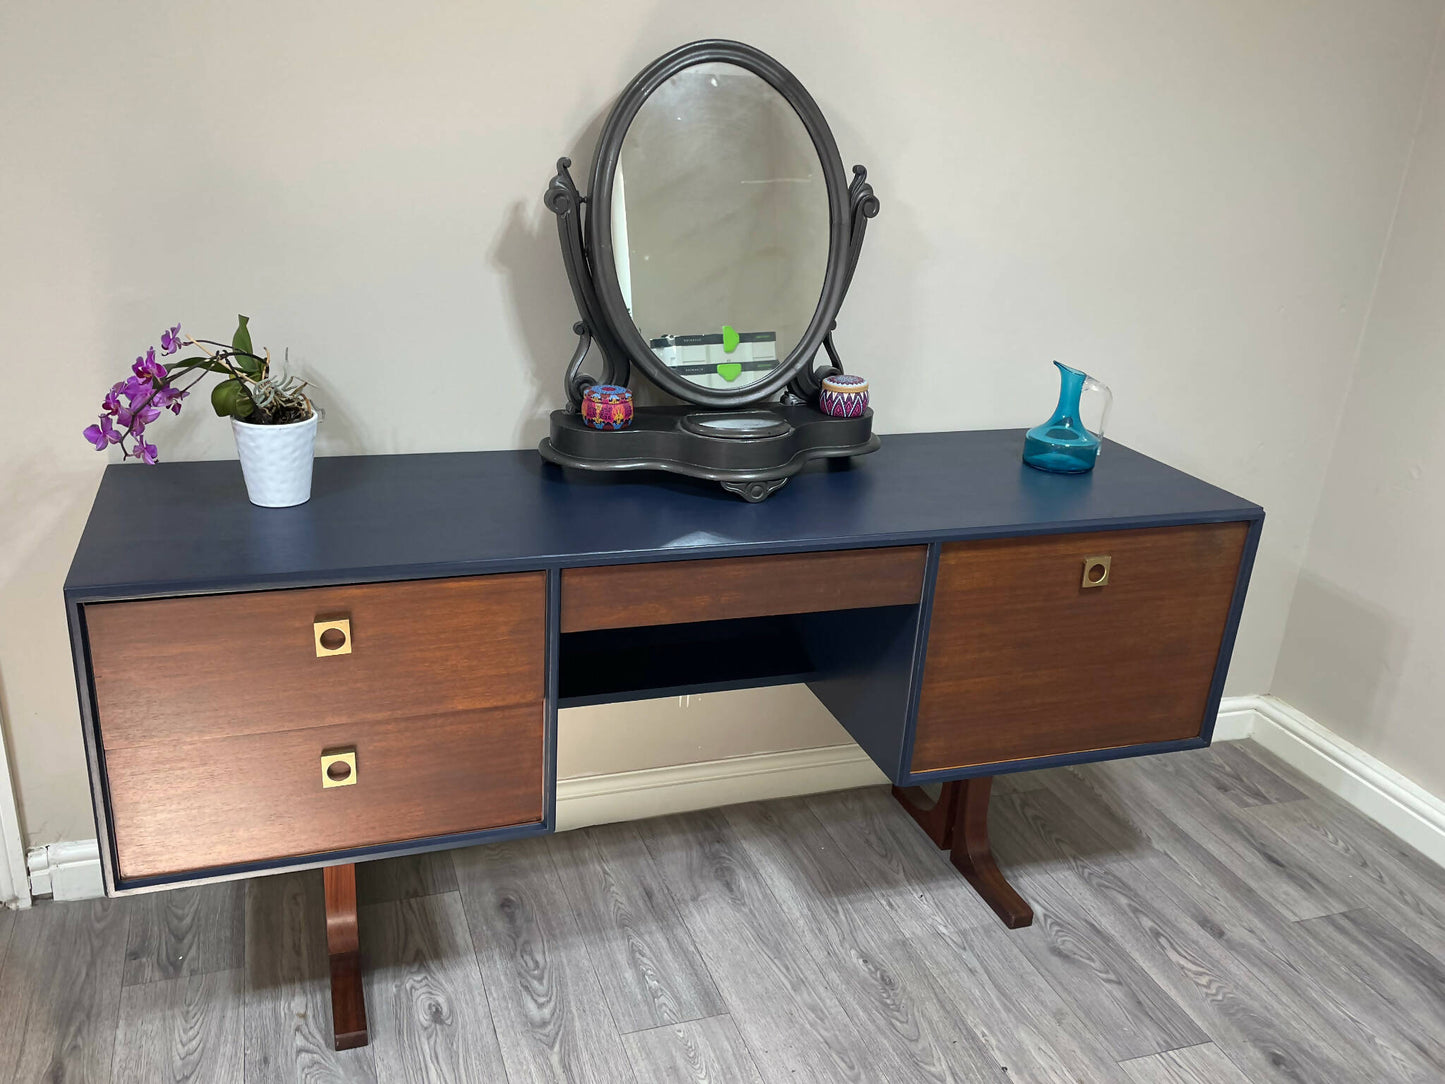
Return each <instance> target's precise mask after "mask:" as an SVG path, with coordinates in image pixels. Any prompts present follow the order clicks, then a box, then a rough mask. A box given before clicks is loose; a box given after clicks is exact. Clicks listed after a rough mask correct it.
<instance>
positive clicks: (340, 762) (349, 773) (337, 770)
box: [321, 749, 356, 790]
mask: <svg viewBox="0 0 1445 1084" xmlns="http://www.w3.org/2000/svg"><path fill="white" fill-rule="evenodd" d="M355 782H356V750H355V749H334V750H332V751H331V752H329V753H322V754H321V786H322V788H323V789H326V790H329V789H330V788H331V787H349V786H352V785H353V784H354V783H355Z"/></svg>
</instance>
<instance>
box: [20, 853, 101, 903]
mask: <svg viewBox="0 0 1445 1084" xmlns="http://www.w3.org/2000/svg"><path fill="white" fill-rule="evenodd" d="M25 864H26V866H27V867H29V870H30V894H31V895H32V896H50V897H51V898H52V899H57V900H90V899H94V898H95V897H97V896H104V895H105V882H104V881H103V880H102V879H101V876H100V847H99V846H98V845H97V843H96V841H95V840H93V839H78V840H74V841H71V842H68V843H50V844H47V845H46V846H44V847H32V848H30V852H29V853H28V854H27V855H26V856H25Z"/></svg>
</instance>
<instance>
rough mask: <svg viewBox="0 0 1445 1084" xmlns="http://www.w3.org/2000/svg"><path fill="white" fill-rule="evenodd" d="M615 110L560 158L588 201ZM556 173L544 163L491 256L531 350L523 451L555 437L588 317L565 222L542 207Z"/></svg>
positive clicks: (517, 443) (518, 437) (598, 117)
mask: <svg viewBox="0 0 1445 1084" xmlns="http://www.w3.org/2000/svg"><path fill="white" fill-rule="evenodd" d="M611 109H612V103H611V102H610V101H608V102H606V103H604V105H603V107H602V108H601V109H600V110H598V111H597V112H595V113H593V115H592V117H591V119H590V120H589V121H588V122H587V124H586V125H584V126H583V128H582V131H581V132H579V133H578V134H577V135H576V136H575V137H574V138H573V139H572V140H571V146H570V147H562V148H559V149H558V151H557V158H561V157H564V156H565V157H567V158H571V159H572V170H571V172H572V179H573V180H574V181H575V182H576V183H577V187H578V189H580V190H581V191H582V194H583V195H584V196H585V195H586V194H587V191H586V190H587V187H588V179H587V174H588V170H589V169H590V168H591V165H592V152H593V149H594V148H595V147H596V146H597V137H598V136H599V135H600V134H601V133H602V125H603V124H604V123H606V121H607V114H608V113H609V112H610V111H611ZM556 166H557V160H556V158H553V159H550V160H546V161H541V160H539V161H538V162H537V186H536V190H535V192H534V193H533V194H532V197H531V198H529V199H527V200H518V201H516V202H515V203H513V204H512V207H511V209H510V210H509V211H508V213H507V216H506V219H505V220H504V222H503V224H502V228H501V231H500V232H499V233H498V234H497V236H496V238H495V240H494V242H493V244H492V249H491V252H490V253H489V258H490V261H491V264H492V266H493V267H495V268H496V269H497V270H498V271H500V272H501V274H502V280H503V282H504V283H505V289H506V292H507V301H508V311H509V312H510V313H511V315H512V323H513V326H515V327H516V329H517V331H518V332H519V335H518V337H519V338H520V339H521V340H522V342H524V343H525V344H526V351H527V357H526V359H525V360H526V363H527V370H528V379H529V382H530V384H531V388H530V394H529V397H528V399H527V404H526V406H525V407H524V408H523V409H522V411H521V415H520V417H519V419H518V423H517V429H516V430H515V431H514V436H515V440H514V442H513V446H514V447H520V448H532V447H535V446H536V445H537V442H538V441H540V440H541V439H542V438H543V437H545V436H546V435H547V431H548V424H547V415H548V414H549V413H550V412H551V411H553V410H556V409H557V408H559V407H562V406H564V405H566V404H565V401H564V395H563V391H562V377H563V374H564V373H565V372H566V370H567V361H568V359H569V358H570V357H571V356H572V350H573V347H575V346H576V345H577V337H576V336H575V335H573V334H572V325H573V324H574V323H576V322H577V320H578V319H580V316H579V314H578V312H577V304H576V302H574V301H573V300H572V289H571V286H570V285H569V284H568V282H567V268H566V265H565V264H563V262H562V249H561V247H560V246H559V245H558V243H557V219H556V216H554V215H553V214H552V212H551V211H549V210H547V209H546V208H545V207H544V206H543V205H542V195H543V193H545V192H546V191H547V184H548V182H550V181H551V179H552V176H553V174H554V173H555V172H556ZM592 349H593V351H594V353H595V352H596V351H597V346H596V345H595V344H594V345H593V348H592ZM590 363H591V359H589V364H590ZM594 371H596V370H595V369H594Z"/></svg>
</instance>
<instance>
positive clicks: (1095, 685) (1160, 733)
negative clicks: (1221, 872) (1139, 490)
mask: <svg viewBox="0 0 1445 1084" xmlns="http://www.w3.org/2000/svg"><path fill="white" fill-rule="evenodd" d="M1248 530H1249V524H1247V523H1212V524H1195V525H1190V526H1183V527H1163V528H1151V529H1146V530H1131V531H1108V532H1099V533H1088V534H1076V535H1045V536H1035V537H1029V538H1016V539H994V540H988V541H981V542H961V543H955V544H950V545H946V546H945V547H944V548H943V553H942V555H941V557H940V561H939V567H938V582H937V587H936V591H935V595H934V603H933V615H932V620H931V624H930V630H929V636H928V654H927V659H926V662H925V665H924V673H923V688H922V693H921V696H920V699H919V707H918V721H917V729H916V732H915V737H914V745H913V757H912V765H911V766H912V770H913V771H914V772H930V771H940V770H946V769H950V768H968V767H976V766H978V765H984V764H992V763H999V762H1003V761H1012V760H1022V759H1027V758H1032V757H1043V756H1051V755H1056V754H1063V753H1076V752H1083V751H1087V750H1095V749H1109V748H1115V747H1123V746H1130V745H1139V744H1142V743H1146V742H1159V741H1169V740H1172V739H1179V738H1188V737H1192V736H1194V735H1197V734H1198V733H1199V732H1200V729H1201V727H1202V726H1203V724H1204V713H1205V709H1206V707H1207V703H1208V699H1209V689H1210V685H1211V682H1212V680H1213V676H1214V669H1215V665H1216V663H1217V662H1218V659H1219V649H1220V644H1221V641H1222V640H1223V637H1224V630H1225V625H1226V623H1227V621H1228V618H1229V608H1230V603H1231V600H1232V598H1233V594H1234V585H1235V581H1236V578H1237V577H1238V575H1239V571H1240V568H1239V564H1240V557H1241V555H1242V553H1243V551H1244V542H1245V537H1246V535H1247V534H1248ZM1106 559H1107V560H1106ZM1105 566H1107V575H1104V574H1103V572H1102V571H1101V569H1103V568H1104V567H1105Z"/></svg>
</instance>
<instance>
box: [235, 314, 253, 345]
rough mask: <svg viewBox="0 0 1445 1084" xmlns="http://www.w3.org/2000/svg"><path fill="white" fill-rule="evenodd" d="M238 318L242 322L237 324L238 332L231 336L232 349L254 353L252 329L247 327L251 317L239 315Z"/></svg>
mask: <svg viewBox="0 0 1445 1084" xmlns="http://www.w3.org/2000/svg"><path fill="white" fill-rule="evenodd" d="M236 319H237V320H239V321H240V323H238V324H237V325H236V334H234V335H232V336H231V349H232V350H239V351H241V352H242V353H245V354H254V353H255V351H254V350H253V349H251V332H250V329H249V328H247V327H246V325H247V324H248V323H250V321H251V318H250V317H249V316H237V317H236Z"/></svg>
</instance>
